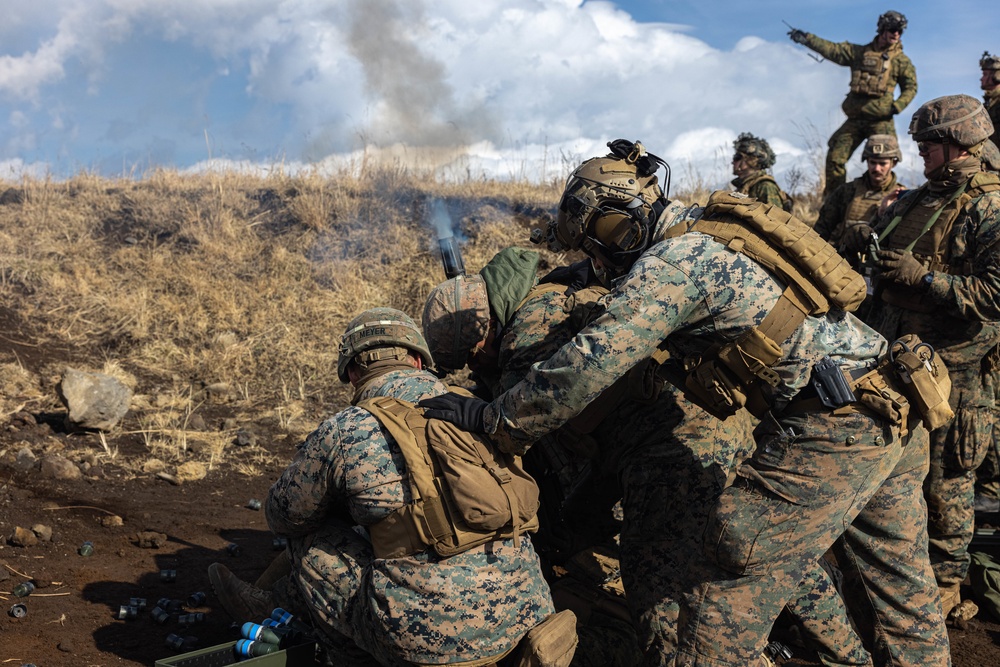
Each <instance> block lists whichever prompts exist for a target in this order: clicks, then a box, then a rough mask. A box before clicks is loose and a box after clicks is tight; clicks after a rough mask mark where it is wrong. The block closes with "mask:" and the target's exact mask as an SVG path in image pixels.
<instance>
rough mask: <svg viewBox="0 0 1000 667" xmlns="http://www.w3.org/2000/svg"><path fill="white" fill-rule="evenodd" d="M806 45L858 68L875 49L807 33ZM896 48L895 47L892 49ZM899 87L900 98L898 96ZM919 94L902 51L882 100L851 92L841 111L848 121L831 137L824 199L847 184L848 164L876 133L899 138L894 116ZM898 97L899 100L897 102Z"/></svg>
mask: <svg viewBox="0 0 1000 667" xmlns="http://www.w3.org/2000/svg"><path fill="white" fill-rule="evenodd" d="M803 45H804V46H806V47H808V48H810V49H812V50H813V51H815V52H816V53H818V54H820V55H821V56H823V57H824V58H826V59H827V60H829V61H831V62H834V63H836V64H838V65H842V66H844V67H854V66H856V65H855V63H857V62H859V60H860V58H861V54H862V53H864V52H866V51H871V50H873V49H874V48H875V44H874V42H873V43H871V44H865V45H862V44H852V43H850V42H840V43H835V42H830V41H827V40H825V39H822V38H820V37H817V36H816V35H812V34H807V35H806V41H805V42H803ZM890 48H892V47H890ZM896 86H899V97H895V94H896ZM916 95H917V70H916V68H915V67H914V66H913V63H912V62H911V61H910V59H909V58H908V57H906V55H905V54H904V53H902V51H901V50H900V52H899V53H896V54H895V55H894V56H893V58H892V62H891V63H890V71H889V87H888V90H887V91H886V92H885V94H883V95H882V96H881V97H873V96H868V95H862V94H859V93H853V92H849V93H848V94H847V97H846V98H845V99H844V102H843V104H842V105H841V108H842V109H843V111H844V113H845V114H846V115H847V120H846V121H845V122H844V124H843V125H841V126H840V127H839V128H838V129H837V130H836V131H835V132H834V133H833V136H831V137H830V141H829V142H828V144H827V146H828V148H829V150H828V152H827V154H826V187H825V189H824V191H823V194H824V196H826V195H829V194H830V193H832V192H833V191H834V190H836V189H837V188H839V187H840V186H841V185H843V184H844V182H845V181H846V178H847V170H846V169H845V167H844V165H846V164H847V161H848V160H849V159H850V157H851V155H852V154H853V153H854V151H855V150H856V149H857V147H858V146H860V145H861V143H862V142H863V141H864V140H865V139H867V138H868V137H870V136H871V135H873V134H891V135H893V136H895V135H896V126H895V124H894V123H893V121H892V117H893V116H895V115H896V114H899V113H902V111H903V109H905V108H906V107H907V106H908V105H909V104H910V102H912V101H913V98H914V97H916ZM894 98H895V99H894Z"/></svg>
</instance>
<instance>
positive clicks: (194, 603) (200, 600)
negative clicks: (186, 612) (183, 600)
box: [187, 591, 208, 607]
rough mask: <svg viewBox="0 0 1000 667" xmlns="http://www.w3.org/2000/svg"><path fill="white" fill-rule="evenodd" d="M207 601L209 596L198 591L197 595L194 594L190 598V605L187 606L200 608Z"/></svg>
mask: <svg viewBox="0 0 1000 667" xmlns="http://www.w3.org/2000/svg"><path fill="white" fill-rule="evenodd" d="M207 599H208V596H206V595H205V594H204V593H202V592H201V591H198V592H197V593H192V594H191V595H189V596H188V604H187V606H189V607H200V606H201V605H203V604H205V600H207Z"/></svg>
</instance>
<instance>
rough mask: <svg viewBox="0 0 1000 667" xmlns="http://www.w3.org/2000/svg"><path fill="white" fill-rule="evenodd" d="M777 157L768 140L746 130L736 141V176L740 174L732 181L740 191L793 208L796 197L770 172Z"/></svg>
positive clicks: (771, 202) (734, 155) (777, 204)
mask: <svg viewBox="0 0 1000 667" xmlns="http://www.w3.org/2000/svg"><path fill="white" fill-rule="evenodd" d="M774 159H775V158H774V151H773V150H771V146H770V145H769V144H768V143H767V142H766V141H765V140H763V139H761V138H760V137H755V136H753V135H752V134H750V133H749V132H742V133H741V134H740V136H738V137H736V141H734V142H733V176H735V177H736V178H734V179H733V180H732V181H731V183H732V184H733V187H734V188H735V189H736V191H737V192H741V193H743V194H745V195H749V196H751V197H753V198H754V199H756V200H757V201H761V202H764V203H765V204H771V205H772V206H777V207H778V208H783V209H784V210H786V211H789V212H791V210H792V198H791V197H789V196H788V194H787V193H785V191H784V190H782V189H781V188H780V187H779V186H778V182H777V181H776V180H774V176H772V175H771V174H769V173H768V172H767V170H768V169H770V168H771V167H773V166H774Z"/></svg>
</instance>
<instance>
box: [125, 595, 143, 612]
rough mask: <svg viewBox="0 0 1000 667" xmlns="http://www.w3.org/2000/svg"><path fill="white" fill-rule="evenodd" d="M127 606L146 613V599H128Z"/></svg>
mask: <svg viewBox="0 0 1000 667" xmlns="http://www.w3.org/2000/svg"><path fill="white" fill-rule="evenodd" d="M128 606H130V607H135V608H136V609H138V610H139V611H146V598H129V599H128Z"/></svg>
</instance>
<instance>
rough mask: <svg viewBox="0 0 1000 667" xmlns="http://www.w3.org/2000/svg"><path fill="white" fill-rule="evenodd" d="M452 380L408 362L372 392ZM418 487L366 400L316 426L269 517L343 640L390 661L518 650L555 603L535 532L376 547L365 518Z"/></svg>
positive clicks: (315, 616) (451, 660)
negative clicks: (472, 543) (463, 546)
mask: <svg viewBox="0 0 1000 667" xmlns="http://www.w3.org/2000/svg"><path fill="white" fill-rule="evenodd" d="M444 391H445V387H444V385H442V384H441V383H440V382H439V381H438V380H437V379H436V378H435V377H434V376H432V375H430V374H429V373H426V372H424V371H418V370H416V369H412V368H408V367H407V368H406V369H400V370H398V371H393V372H390V373H386V374H383V375H381V376H380V377H379V378H378V379H377V380H375V381H373V382H371V383H369V384H368V386H367V388H366V389H365V392H364V394H365V397H372V396H379V395H386V394H389V393H390V392H391V395H392V396H394V397H396V398H400V399H403V400H409V401H416V400H419V399H421V398H424V397H428V396H434V395H437V394H440V393H442V392H444ZM409 493H410V491H409V485H408V484H407V483H406V469H405V461H404V458H403V456H402V454H401V452H400V451H399V450H398V448H397V447H396V446H395V443H394V442H393V441H392V440H391V438H389V437H388V436H386V435H385V433H384V432H383V431H382V429H381V428H380V426H379V424H378V422H377V421H376V420H375V418H374V417H372V415H371V414H370V413H368V412H366V411H364V410H361V409H360V408H356V407H350V408H347V409H346V410H343V411H341V412H339V413H338V414H336V415H334V416H333V417H331V418H330V419H328V420H326V421H325V422H323V423H322V424H321V425H320V427H319V428H318V429H317V430H316V431H314V432H313V433H312V434H310V435H309V437H308V438H307V439H306V441H305V442H304V443H303V444H302V446H301V447H300V448H299V450H298V452H297V454H296V456H295V459H294V460H293V461H292V463H291V465H289V467H288V468H287V469H286V470H285V471H284V472H283V473H282V475H281V477H280V478H279V479H278V481H277V482H275V484H274V485H273V486H272V487H271V490H270V492H269V494H268V499H267V505H266V516H267V521H268V525H269V526H270V527H271V530H273V531H274V532H275V533H276V534H278V535H282V536H285V537H288V538H289V549H290V551H291V555H292V575H291V576H292V579H293V581H294V583H295V584H296V587H297V588H298V591H299V597H300V598H301V599H302V600H304V601H305V603H306V605H307V606H308V607H309V613H310V616H311V617H312V620H313V622H314V625H315V626H316V627H317V628H319V629H320V631H321V632H322V633H323V634H324V635H325V636H326V637H327V638H328V639H329V642H328V643H329V644H330V645H331V646H342V645H343V644H344V643H345V642H344V640H343V638H344V637H347V638H350V639H353V641H354V643H356V644H357V645H358V646H360V647H361V648H362V649H364V650H365V651H367V652H368V653H370V654H371V655H373V656H374V657H375V658H376V659H377V660H378V662H379V663H380V664H382V665H408V664H412V663H421V664H456V663H461V662H467V661H470V660H474V659H480V658H487V657H490V656H496V655H499V654H501V653H503V652H505V651H507V650H508V649H510V648H511V647H513V646H514V645H515V644H516V643H517V642H518V641H519V640H520V638H521V637H522V636H523V635H524V634H525V633H526V632H527V631H528V630H530V629H531V628H532V627H533V626H535V625H537V624H538V623H539V622H541V621H542V620H543V619H544V618H545V617H546V616H548V615H549V614H551V613H552V612H553V607H552V602H551V597H550V594H549V589H548V585H547V584H546V583H545V580H544V578H543V577H542V573H541V568H540V566H539V562H538V558H537V556H536V554H535V552H534V549H533V548H532V546H531V541H530V540H527V539H521V540H520V545H519V546H515V544H514V541H513V540H499V541H495V542H492V543H489V544H487V545H483V546H481V547H477V548H474V549H471V550H469V551H466V552H464V553H462V554H459V555H457V556H452V557H450V558H441V557H439V556H437V555H435V554H432V553H420V554H416V555H414V556H411V557H406V558H396V559H384V560H383V559H376V558H374V556H373V553H372V548H371V544H370V542H369V540H368V538H367V534H366V532H365V531H364V528H363V527H364V526H367V525H371V524H373V523H375V522H377V521H379V520H381V519H382V518H384V517H385V516H387V515H388V514H390V513H391V512H393V511H394V510H396V509H398V508H399V507H401V506H403V505H404V504H405V503H407V502H408V501H409V500H410V498H409Z"/></svg>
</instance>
